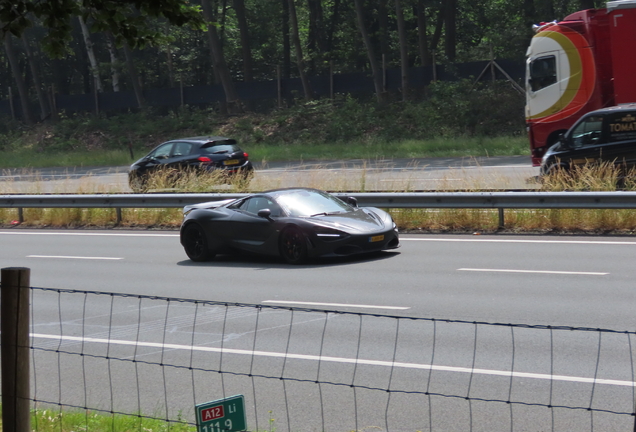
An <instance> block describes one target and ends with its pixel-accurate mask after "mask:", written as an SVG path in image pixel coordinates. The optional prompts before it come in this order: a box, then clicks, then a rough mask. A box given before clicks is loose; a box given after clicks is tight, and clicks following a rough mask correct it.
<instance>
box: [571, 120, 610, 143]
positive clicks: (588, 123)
mask: <svg viewBox="0 0 636 432" xmlns="http://www.w3.org/2000/svg"><path fill="white" fill-rule="evenodd" d="M602 137H603V117H601V116H590V117H587V118H586V119H584V120H583V121H582V122H581V123H579V124H578V125H576V126H575V127H574V129H573V130H572V136H571V138H572V144H573V145H574V147H587V146H592V145H596V144H601V143H602Z"/></svg>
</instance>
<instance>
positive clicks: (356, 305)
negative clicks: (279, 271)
mask: <svg viewBox="0 0 636 432" xmlns="http://www.w3.org/2000/svg"><path fill="white" fill-rule="evenodd" d="M263 303H276V304H294V305H306V306H337V307H350V308H363V309H392V310H407V309H411V308H410V307H406V306H373V305H358V304H347V303H315V302H302V301H286V300H265V301H264V302H263Z"/></svg>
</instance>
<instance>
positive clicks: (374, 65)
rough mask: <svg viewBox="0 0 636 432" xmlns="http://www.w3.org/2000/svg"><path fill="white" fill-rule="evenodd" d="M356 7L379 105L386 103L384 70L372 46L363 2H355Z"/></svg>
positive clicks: (359, 0)
mask: <svg viewBox="0 0 636 432" xmlns="http://www.w3.org/2000/svg"><path fill="white" fill-rule="evenodd" d="M354 1H355V7H356V17H357V21H358V29H359V30H360V34H361V35H362V40H363V41H364V46H365V47H366V49H367V55H368V56H369V63H370V64H371V72H372V74H373V85H374V87H375V94H376V97H377V99H378V102H379V103H384V102H385V101H386V94H385V91H384V87H383V84H382V70H381V69H380V67H379V65H378V60H377V58H376V56H375V53H374V52H373V45H372V44H371V38H370V37H369V32H368V31H367V28H366V25H365V20H364V8H363V5H362V0H354Z"/></svg>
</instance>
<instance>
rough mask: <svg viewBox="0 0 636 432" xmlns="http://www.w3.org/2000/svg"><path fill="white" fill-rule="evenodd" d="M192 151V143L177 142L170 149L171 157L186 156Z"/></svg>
mask: <svg viewBox="0 0 636 432" xmlns="http://www.w3.org/2000/svg"><path fill="white" fill-rule="evenodd" d="M190 151H192V143H187V142H178V143H175V145H174V148H173V149H172V156H173V157H177V156H187V155H189V154H190Z"/></svg>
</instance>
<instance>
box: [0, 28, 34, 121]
mask: <svg viewBox="0 0 636 432" xmlns="http://www.w3.org/2000/svg"><path fill="white" fill-rule="evenodd" d="M12 37H13V36H11V33H10V32H7V33H5V34H4V49H5V51H6V52H7V59H8V60H9V65H10V66H11V73H12V74H13V79H14V80H15V84H16V87H17V88H18V94H19V96H20V105H21V108H22V121H24V122H25V123H27V124H32V123H33V116H32V115H31V109H30V107H29V93H28V91H27V88H26V85H25V84H24V79H23V78H22V73H21V72H20V65H19V63H18V58H17V57H16V55H15V51H14V49H13V43H12V42H11V38H12Z"/></svg>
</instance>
